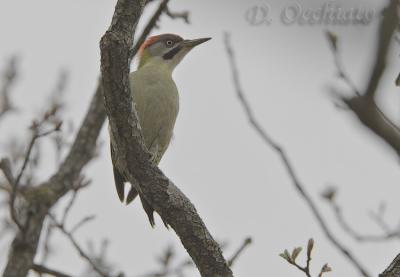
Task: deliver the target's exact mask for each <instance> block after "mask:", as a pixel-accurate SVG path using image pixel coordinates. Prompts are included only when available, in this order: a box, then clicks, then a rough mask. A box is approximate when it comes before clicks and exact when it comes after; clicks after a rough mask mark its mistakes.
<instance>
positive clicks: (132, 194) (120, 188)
mask: <svg viewBox="0 0 400 277" xmlns="http://www.w3.org/2000/svg"><path fill="white" fill-rule="evenodd" d="M110 149H111V160H112V161H113V172H114V182H115V188H116V189H117V193H118V197H119V200H121V202H124V199H125V182H126V180H125V178H124V177H123V175H122V174H121V173H120V172H119V171H118V169H117V168H116V167H115V165H114V161H115V158H116V157H115V156H114V155H115V153H114V150H113V147H112V145H111V147H110ZM138 195H139V193H138V191H137V190H136V189H135V188H134V186H133V185H132V184H131V189H130V191H129V193H128V195H127V197H126V204H127V205H128V204H130V203H131V202H132V201H133V200H135V198H136V197H137V196H138ZM139 197H140V200H141V202H142V206H143V209H144V211H145V212H146V214H147V217H148V218H149V222H150V225H151V227H153V228H154V225H155V221H154V209H153V207H151V205H150V204H149V202H147V201H146V199H144V197H142V196H141V195H139ZM163 222H164V225H165V227H166V228H167V229H169V227H168V224H167V223H166V222H165V221H164V220H163Z"/></svg>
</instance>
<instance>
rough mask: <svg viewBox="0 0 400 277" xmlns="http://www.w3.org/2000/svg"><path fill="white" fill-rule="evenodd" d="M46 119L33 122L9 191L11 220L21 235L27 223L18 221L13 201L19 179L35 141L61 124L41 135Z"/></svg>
mask: <svg viewBox="0 0 400 277" xmlns="http://www.w3.org/2000/svg"><path fill="white" fill-rule="evenodd" d="M47 118H48V117H47V116H46V115H45V116H44V117H43V119H42V120H41V121H40V122H39V123H37V122H33V124H32V127H31V128H32V132H33V133H32V136H31V139H30V141H29V144H28V149H27V150H26V154H25V158H24V161H23V163H22V166H21V169H20V171H19V174H18V176H17V178H16V179H15V182H13V183H12V190H11V195H10V214H11V218H12V220H13V221H14V222H15V224H16V225H17V226H18V228H19V229H20V230H21V232H22V233H24V232H25V229H26V227H27V226H26V224H27V223H28V221H26V223H25V224H22V223H21V222H20V221H19V219H18V217H17V214H16V210H15V199H16V197H17V192H18V190H19V184H20V181H21V178H22V176H23V174H24V171H25V169H26V166H27V165H28V162H29V159H30V157H31V153H32V150H33V147H34V145H35V143H36V141H37V140H38V139H39V138H42V137H45V136H48V135H50V134H52V133H53V132H56V131H59V130H60V127H61V124H57V125H56V126H55V127H54V128H53V129H51V130H49V131H45V132H42V133H41V132H40V127H41V125H43V124H44V123H45V122H46V120H47Z"/></svg>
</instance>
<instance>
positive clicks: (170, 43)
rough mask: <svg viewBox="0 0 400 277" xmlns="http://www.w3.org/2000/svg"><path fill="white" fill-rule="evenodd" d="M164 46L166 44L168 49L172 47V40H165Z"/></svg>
mask: <svg viewBox="0 0 400 277" xmlns="http://www.w3.org/2000/svg"><path fill="white" fill-rule="evenodd" d="M165 44H166V45H167V46H168V47H171V46H172V45H174V42H173V41H172V40H167V41H166V42H165Z"/></svg>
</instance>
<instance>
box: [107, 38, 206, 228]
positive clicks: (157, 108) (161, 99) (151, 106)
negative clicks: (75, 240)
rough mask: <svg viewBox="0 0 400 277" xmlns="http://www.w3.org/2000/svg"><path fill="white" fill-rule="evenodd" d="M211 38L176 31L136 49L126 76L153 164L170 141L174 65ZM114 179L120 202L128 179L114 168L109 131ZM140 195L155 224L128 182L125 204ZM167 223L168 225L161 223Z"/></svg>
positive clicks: (175, 110) (176, 105)
mask: <svg viewBox="0 0 400 277" xmlns="http://www.w3.org/2000/svg"><path fill="white" fill-rule="evenodd" d="M210 39H211V38H200V39H193V40H186V39H185V40H184V39H183V38H181V37H180V36H178V35H175V34H162V35H157V36H152V37H150V38H148V39H147V40H146V41H145V42H144V43H143V44H142V45H141V47H140V49H139V52H138V54H139V66H138V69H137V70H136V71H134V72H132V73H130V75H129V81H130V88H131V94H132V98H133V102H134V105H135V107H136V111H137V114H138V119H139V122H140V126H141V127H142V133H143V137H144V141H145V144H146V147H147V149H148V150H149V152H150V153H151V154H152V162H153V163H154V164H156V165H158V163H159V162H160V160H161V158H162V156H163V155H164V153H165V151H166V150H167V148H168V146H169V143H170V141H171V137H172V133H173V129H174V125H175V120H176V117H177V115H178V110H179V93H178V89H177V87H176V84H175V82H174V80H173V78H172V73H173V71H174V69H175V67H176V66H177V65H178V64H179V63H180V62H181V61H182V59H183V58H184V57H185V56H186V54H187V53H189V52H190V51H191V50H192V49H193V48H194V47H195V46H197V45H199V44H202V43H204V42H206V41H208V40H210ZM110 138H111V139H110V141H111V147H110V148H111V160H112V162H113V171H114V182H115V186H116V189H117V193H118V197H119V199H120V200H121V202H124V200H125V192H124V191H125V187H124V184H125V182H127V178H125V177H124V176H123V174H122V173H121V172H120V171H119V170H118V168H117V167H116V163H115V161H116V157H115V151H114V140H113V137H112V135H111V133H110ZM138 195H139V197H140V200H141V202H142V206H143V209H144V210H145V212H146V214H147V216H148V218H149V221H150V225H151V226H152V227H154V224H155V223H154V215H153V213H154V209H153V208H152V207H151V205H150V204H149V203H148V202H147V201H146V200H145V199H144V198H143V197H142V196H141V195H140V194H139V193H138V191H137V190H136V189H135V187H134V186H133V185H132V184H131V188H130V191H129V193H128V195H127V198H126V204H129V203H130V202H132V201H133V200H134V199H135V198H136V197H137V196H138ZM164 224H165V225H166V226H167V224H166V223H165V222H164Z"/></svg>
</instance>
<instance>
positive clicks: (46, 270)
mask: <svg viewBox="0 0 400 277" xmlns="http://www.w3.org/2000/svg"><path fill="white" fill-rule="evenodd" d="M32 270H34V271H36V272H37V273H40V274H47V275H51V276H54V277H72V276H71V275H67V274H65V273H62V272H60V271H57V270H54V269H50V268H48V267H46V266H44V265H40V264H33V266H32Z"/></svg>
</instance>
